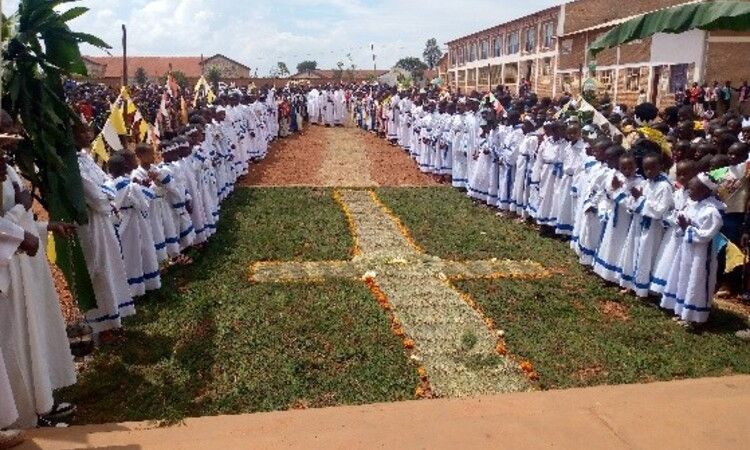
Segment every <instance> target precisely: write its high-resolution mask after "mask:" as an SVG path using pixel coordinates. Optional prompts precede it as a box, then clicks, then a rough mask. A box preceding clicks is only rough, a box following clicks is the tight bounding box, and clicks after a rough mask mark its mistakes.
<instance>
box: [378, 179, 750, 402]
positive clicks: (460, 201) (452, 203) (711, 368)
mask: <svg viewBox="0 0 750 450" xmlns="http://www.w3.org/2000/svg"><path fill="white" fill-rule="evenodd" d="M378 194H379V196H380V198H381V199H382V200H383V202H384V203H386V204H387V205H388V206H389V207H390V208H392V209H393V211H394V212H395V213H396V214H397V215H398V216H399V217H400V218H401V219H402V221H403V222H404V224H405V225H406V226H407V227H408V228H409V229H410V230H411V232H412V235H413V236H414V238H415V240H416V241H417V242H418V243H419V244H420V245H421V246H422V247H423V248H424V249H425V250H426V251H427V252H429V253H432V254H434V255H437V256H441V257H444V258H452V259H459V260H460V259H484V258H492V257H498V258H509V259H532V260H535V261H538V262H540V263H542V264H543V265H545V266H546V267H547V268H549V269H551V270H552V271H553V272H554V273H555V275H554V276H553V277H552V278H551V279H547V280H539V281H501V280H498V281H465V282H460V283H456V285H457V287H458V288H459V289H461V290H463V291H464V292H467V293H469V294H471V295H472V296H473V297H474V298H475V299H476V301H477V302H478V303H479V304H480V305H481V306H482V308H483V309H484V311H485V313H486V314H487V315H488V316H490V317H491V318H492V319H494V320H495V322H496V323H497V326H498V327H499V328H501V329H504V330H505V331H506V333H507V334H506V340H507V344H508V349H509V351H510V352H511V354H514V355H516V356H518V357H520V358H528V359H529V360H530V361H531V362H532V363H533V364H534V366H535V367H536V369H537V371H538V373H539V375H540V381H539V385H540V387H541V388H543V389H553V388H563V387H572V386H589V385H595V384H616V383H635V382H644V381H654V380H670V379H675V378H692V377H702V376H714V375H726V374H733V373H750V345H747V343H746V342H743V341H741V340H739V339H737V338H736V337H735V336H734V332H735V331H737V330H739V329H742V328H744V327H745V326H746V323H745V320H744V319H743V318H741V317H737V316H735V315H733V314H732V313H729V312H725V311H719V310H715V311H714V312H713V313H712V317H711V322H710V326H709V328H708V330H707V331H706V332H705V333H704V334H703V335H693V334H690V333H688V332H687V331H685V330H684V329H683V328H681V327H680V326H679V325H677V324H675V323H674V322H672V321H671V320H670V316H668V315H666V314H665V313H663V312H662V311H660V310H659V309H658V308H657V307H656V305H655V304H654V303H650V302H643V301H640V300H637V299H635V298H634V297H631V296H622V295H620V294H619V292H618V289H616V288H614V287H610V286H607V285H606V284H605V283H603V282H602V281H601V280H600V279H599V278H598V277H597V276H595V275H592V274H590V273H588V272H587V271H586V270H585V269H584V268H583V267H582V266H580V265H579V264H578V262H577V260H576V258H574V255H573V253H572V251H571V250H570V249H569V247H568V245H567V244H566V243H562V242H560V241H558V240H555V239H550V238H542V237H540V236H539V234H538V233H537V232H536V231H534V229H532V228H531V227H530V226H527V225H524V224H517V223H514V221H513V220H510V219H505V218H500V217H496V215H495V212H496V211H495V210H492V209H489V208H484V207H480V206H477V205H474V204H473V203H472V201H471V200H469V199H468V198H467V197H466V196H465V195H464V194H463V193H461V192H459V191H457V190H454V189H452V188H447V187H446V188H428V189H398V188H393V189H380V190H379V191H378Z"/></svg>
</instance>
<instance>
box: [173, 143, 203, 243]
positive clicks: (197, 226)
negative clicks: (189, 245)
mask: <svg viewBox="0 0 750 450" xmlns="http://www.w3.org/2000/svg"><path fill="white" fill-rule="evenodd" d="M188 158H190V159H188ZM188 158H184V159H181V160H179V161H177V163H176V164H177V166H178V167H179V170H180V172H181V174H182V177H183V182H184V183H185V189H186V190H187V192H188V194H189V198H190V200H191V204H192V207H193V210H192V212H191V213H190V218H191V220H192V222H193V227H194V231H195V239H194V240H193V243H195V244H202V243H204V242H206V240H207V239H208V234H207V233H206V210H205V208H204V205H203V195H202V194H201V192H200V190H199V189H198V180H197V178H196V171H195V168H194V167H193V163H192V161H191V159H192V157H190V156H188Z"/></svg>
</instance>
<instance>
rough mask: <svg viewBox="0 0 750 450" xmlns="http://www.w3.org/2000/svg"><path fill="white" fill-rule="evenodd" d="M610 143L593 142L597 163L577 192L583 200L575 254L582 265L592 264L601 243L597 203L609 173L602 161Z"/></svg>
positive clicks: (602, 194) (606, 141)
mask: <svg viewBox="0 0 750 450" xmlns="http://www.w3.org/2000/svg"><path fill="white" fill-rule="evenodd" d="M610 144H611V141H609V140H606V139H605V140H602V141H597V142H596V143H594V155H595V157H596V159H597V162H598V163H597V164H595V165H594V166H593V167H592V168H591V170H590V171H589V176H590V177H591V178H590V180H589V181H588V182H587V183H586V184H585V186H584V189H583V191H582V192H581V193H579V195H582V196H583V201H582V203H581V209H580V214H579V216H578V220H579V221H580V226H579V229H580V233H579V237H578V239H577V242H576V249H577V251H576V254H577V255H578V261H579V262H580V263H581V264H583V265H584V266H592V265H594V258H595V257H596V252H597V250H599V245H600V244H601V238H602V222H601V219H600V217H599V205H600V203H601V199H602V197H603V196H604V195H605V192H606V191H605V189H606V180H607V178H609V175H610V173H611V169H609V167H607V164H605V163H604V161H607V156H609V155H608V152H607V150H608V149H609V148H610V147H609V146H610ZM610 155H611V152H610ZM574 228H575V227H574Z"/></svg>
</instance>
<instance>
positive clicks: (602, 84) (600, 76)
mask: <svg viewBox="0 0 750 450" xmlns="http://www.w3.org/2000/svg"><path fill="white" fill-rule="evenodd" d="M613 79H614V72H613V71H612V70H599V71H597V72H596V81H598V82H599V90H600V91H602V92H613V90H612V80H613Z"/></svg>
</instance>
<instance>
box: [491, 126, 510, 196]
mask: <svg viewBox="0 0 750 450" xmlns="http://www.w3.org/2000/svg"><path fill="white" fill-rule="evenodd" d="M493 131H494V133H493V139H492V142H491V145H490V150H491V152H492V154H491V155H490V156H491V158H490V163H489V166H488V168H487V172H488V177H489V184H488V187H487V199H486V200H485V201H486V202H487V204H488V205H489V206H498V199H499V194H500V177H501V173H502V178H503V181H504V180H505V167H504V165H503V164H504V161H503V153H504V152H505V138H506V137H507V135H508V132H509V131H510V129H509V127H508V126H507V125H505V124H500V125H498V126H497V127H496V128H495V129H494V130H493ZM501 168H502V170H501Z"/></svg>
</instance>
